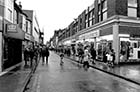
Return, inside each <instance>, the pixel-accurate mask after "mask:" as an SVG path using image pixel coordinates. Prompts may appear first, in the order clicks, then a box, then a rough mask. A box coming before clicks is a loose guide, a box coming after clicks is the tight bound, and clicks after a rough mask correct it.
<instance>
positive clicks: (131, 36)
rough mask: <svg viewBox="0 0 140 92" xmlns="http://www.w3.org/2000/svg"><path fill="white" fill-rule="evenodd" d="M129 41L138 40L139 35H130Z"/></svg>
mask: <svg viewBox="0 0 140 92" xmlns="http://www.w3.org/2000/svg"><path fill="white" fill-rule="evenodd" d="M130 40H140V35H130Z"/></svg>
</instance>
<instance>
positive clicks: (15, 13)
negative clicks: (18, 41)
mask: <svg viewBox="0 0 140 92" xmlns="http://www.w3.org/2000/svg"><path fill="white" fill-rule="evenodd" d="M13 18H14V19H13V21H14V24H17V20H18V19H17V11H16V10H14V16H13Z"/></svg>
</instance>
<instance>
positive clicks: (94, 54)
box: [90, 46, 96, 64]
mask: <svg viewBox="0 0 140 92" xmlns="http://www.w3.org/2000/svg"><path fill="white" fill-rule="evenodd" d="M90 54H91V58H92V64H95V60H96V50H95V49H94V47H93V46H91V48H90Z"/></svg>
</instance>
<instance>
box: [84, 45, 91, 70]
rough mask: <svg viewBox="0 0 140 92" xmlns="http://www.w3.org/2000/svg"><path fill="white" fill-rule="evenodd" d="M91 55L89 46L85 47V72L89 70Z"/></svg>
mask: <svg viewBox="0 0 140 92" xmlns="http://www.w3.org/2000/svg"><path fill="white" fill-rule="evenodd" d="M90 57H91V55H90V53H89V48H88V46H85V48H84V63H83V67H84V69H85V70H87V69H88V68H89V60H90Z"/></svg>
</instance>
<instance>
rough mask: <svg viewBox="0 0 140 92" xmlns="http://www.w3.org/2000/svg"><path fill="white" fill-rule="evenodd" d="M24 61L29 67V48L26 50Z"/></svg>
mask: <svg viewBox="0 0 140 92" xmlns="http://www.w3.org/2000/svg"><path fill="white" fill-rule="evenodd" d="M24 61H25V66H27V62H28V61H29V48H25V50H24Z"/></svg>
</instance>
